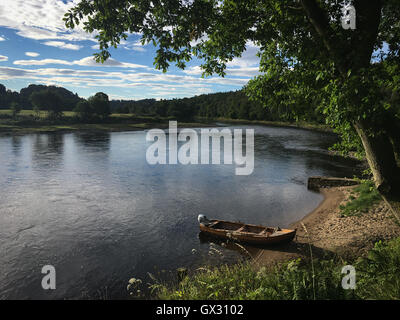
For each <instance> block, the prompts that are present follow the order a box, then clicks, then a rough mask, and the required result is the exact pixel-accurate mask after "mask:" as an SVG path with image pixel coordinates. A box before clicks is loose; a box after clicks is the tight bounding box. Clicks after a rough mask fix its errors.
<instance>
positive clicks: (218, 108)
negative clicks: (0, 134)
mask: <svg viewBox="0 0 400 320" xmlns="http://www.w3.org/2000/svg"><path fill="white" fill-rule="evenodd" d="M44 90H45V91H47V92H51V93H53V94H55V95H57V96H58V97H59V98H60V99H58V100H59V101H60V102H59V103H60V104H61V105H60V106H59V107H58V109H59V110H60V109H61V110H62V111H77V110H81V109H82V103H83V102H85V101H86V100H85V99H83V98H80V97H79V96H78V95H77V94H76V93H72V92H71V91H69V90H67V89H65V88H62V87H56V86H45V85H34V84H31V85H29V86H28V87H27V88H23V89H21V90H20V92H19V93H18V92H14V91H11V90H7V89H6V87H5V86H4V85H2V84H0V109H10V106H11V105H12V104H18V105H19V108H20V109H28V110H29V109H34V104H33V103H32V94H34V93H35V92H43V91H44ZM89 100H90V99H89ZM77 106H78V107H77ZM110 111H111V112H112V113H126V114H134V115H138V116H143V115H146V116H154V117H169V118H176V119H177V120H182V121H183V120H185V121H188V120H192V119H193V118H195V117H204V118H210V119H215V118H227V119H246V120H267V121H295V120H298V119H297V118H296V117H295V116H294V115H293V113H292V112H291V110H290V108H286V109H285V108H283V109H282V108H281V109H280V110H273V109H268V108H265V107H264V106H262V105H261V104H260V103H258V102H256V101H251V100H249V98H248V97H247V96H246V94H245V93H244V92H243V90H238V91H230V92H223V93H212V94H203V95H199V96H195V97H192V98H182V99H172V100H155V99H143V100H112V101H110ZM307 117H308V119H302V120H308V121H313V122H322V121H323V118H322V117H321V116H320V115H319V114H318V113H317V112H315V114H308V115H307Z"/></svg>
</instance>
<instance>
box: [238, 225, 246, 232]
mask: <svg viewBox="0 0 400 320" xmlns="http://www.w3.org/2000/svg"><path fill="white" fill-rule="evenodd" d="M245 228H246V226H241V227H240V228H239V229H237V230H235V232H243V230H244V229H245Z"/></svg>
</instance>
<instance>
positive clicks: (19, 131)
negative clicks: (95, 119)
mask: <svg viewBox="0 0 400 320" xmlns="http://www.w3.org/2000/svg"><path fill="white" fill-rule="evenodd" d="M214 126H215V124H211V123H201V122H179V127H181V128H197V127H214ZM154 128H159V129H166V128H168V121H166V122H139V123H74V124H68V123H67V124H44V125H40V124H38V125H27V126H22V125H1V124H0V136H1V135H3V136H4V135H23V134H29V133H50V132H60V133H61V132H62V133H68V132H75V131H92V132H96V131H100V132H122V131H138V130H146V129H154Z"/></svg>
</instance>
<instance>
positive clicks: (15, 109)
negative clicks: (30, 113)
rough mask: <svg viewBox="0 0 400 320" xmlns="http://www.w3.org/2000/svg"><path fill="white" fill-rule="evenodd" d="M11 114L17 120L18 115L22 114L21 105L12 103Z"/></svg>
mask: <svg viewBox="0 0 400 320" xmlns="http://www.w3.org/2000/svg"><path fill="white" fill-rule="evenodd" d="M11 112H12V116H13V118H16V116H17V115H18V113H20V112H21V106H20V105H19V103H18V102H12V103H11Z"/></svg>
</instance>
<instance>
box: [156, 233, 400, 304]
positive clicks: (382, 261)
mask: <svg viewBox="0 0 400 320" xmlns="http://www.w3.org/2000/svg"><path fill="white" fill-rule="evenodd" d="M346 264H348V263H347V262H345V261H343V260H341V259H338V258H334V259H315V260H314V261H313V266H314V268H312V267H311V262H310V261H302V260H300V259H299V260H292V261H290V262H286V263H282V264H280V265H278V266H276V267H275V268H272V269H266V268H264V267H263V268H261V269H259V270H256V269H255V267H254V266H253V265H252V264H251V263H249V262H244V263H238V264H235V265H232V266H228V265H223V266H220V267H216V268H210V269H207V268H199V270H198V271H197V272H196V273H195V274H194V275H192V276H187V277H186V278H185V279H183V281H181V282H180V283H179V284H178V285H175V286H174V285H171V284H169V285H168V284H160V283H159V282H157V283H156V284H155V285H154V286H153V289H154V291H155V294H156V297H157V298H159V299H178V300H179V299H195V300H197V299H200V300H204V299H249V300H253V299H260V300H275V299H279V300H311V299H314V296H315V299H318V300H320V299H396V300H397V299H400V238H396V239H394V240H391V241H388V242H382V241H379V242H377V243H376V244H375V247H374V248H373V249H372V250H371V251H370V252H369V253H368V256H366V257H361V258H359V259H358V260H357V261H354V262H353V263H352V265H353V266H354V268H355V270H356V289H355V290H344V289H343V288H342V279H343V276H344V274H342V273H341V270H342V267H343V266H345V265H346ZM313 269H314V272H312V270H313ZM313 279H314V281H313Z"/></svg>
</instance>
